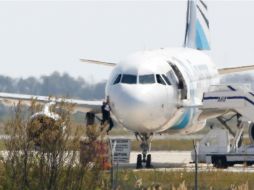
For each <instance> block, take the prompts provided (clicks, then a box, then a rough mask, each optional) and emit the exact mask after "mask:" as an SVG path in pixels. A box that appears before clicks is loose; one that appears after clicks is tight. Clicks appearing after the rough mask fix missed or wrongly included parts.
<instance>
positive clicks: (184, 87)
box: [168, 61, 188, 100]
mask: <svg viewBox="0 0 254 190" xmlns="http://www.w3.org/2000/svg"><path fill="white" fill-rule="evenodd" d="M168 64H169V65H170V66H171V68H172V70H173V71H174V74H175V76H176V77H177V80H178V83H177V86H178V89H179V90H180V96H181V99H182V100H184V99H187V94H188V90H187V85H186V82H185V80H184V77H183V75H182V73H181V71H180V70H179V68H178V67H177V66H176V65H175V64H173V63H171V62H169V61H168Z"/></svg>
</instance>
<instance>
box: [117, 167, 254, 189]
mask: <svg viewBox="0 0 254 190" xmlns="http://www.w3.org/2000/svg"><path fill="white" fill-rule="evenodd" d="M253 178H254V174H252V173H230V172H223V171H216V172H212V171H210V172H202V173H199V178H198V179H199V180H198V186H199V189H200V190H249V189H254V181H253V180H252V179H253ZM118 186H119V189H123V190H125V189H126V190H127V189H135V188H136V189H143V190H144V189H150V190H155V189H160V190H188V189H194V173H193V172H182V171H181V172H180V171H170V172H167V171H164V172H162V171H156V170H153V171H137V172H133V171H121V173H120V179H119V181H118Z"/></svg>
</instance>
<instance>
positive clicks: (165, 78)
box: [162, 75, 171, 85]
mask: <svg viewBox="0 0 254 190" xmlns="http://www.w3.org/2000/svg"><path fill="white" fill-rule="evenodd" d="M162 77H163V78H164V80H165V81H166V83H167V84H168V85H171V83H170V81H169V80H168V77H166V76H165V75H162Z"/></svg>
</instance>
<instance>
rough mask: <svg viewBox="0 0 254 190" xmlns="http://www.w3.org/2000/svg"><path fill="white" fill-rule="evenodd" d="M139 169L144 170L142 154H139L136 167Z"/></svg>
mask: <svg viewBox="0 0 254 190" xmlns="http://www.w3.org/2000/svg"><path fill="white" fill-rule="evenodd" d="M136 168H137V169H140V168H143V166H142V155H141V154H138V156H137V166H136Z"/></svg>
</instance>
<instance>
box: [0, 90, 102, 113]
mask: <svg viewBox="0 0 254 190" xmlns="http://www.w3.org/2000/svg"><path fill="white" fill-rule="evenodd" d="M32 99H34V100H36V101H38V102H40V103H45V104H46V103H49V102H62V101H64V102H66V103H71V104H74V105H75V106H74V112H77V111H80V112H94V113H99V112H100V109H101V105H102V100H101V101H85V100H78V99H69V98H66V99H65V98H54V97H52V98H51V97H48V96H36V95H25V94H14V93H0V102H1V103H3V104H4V105H13V104H14V103H16V102H18V101H22V103H24V104H27V105H29V104H30V102H31V100H32Z"/></svg>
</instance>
